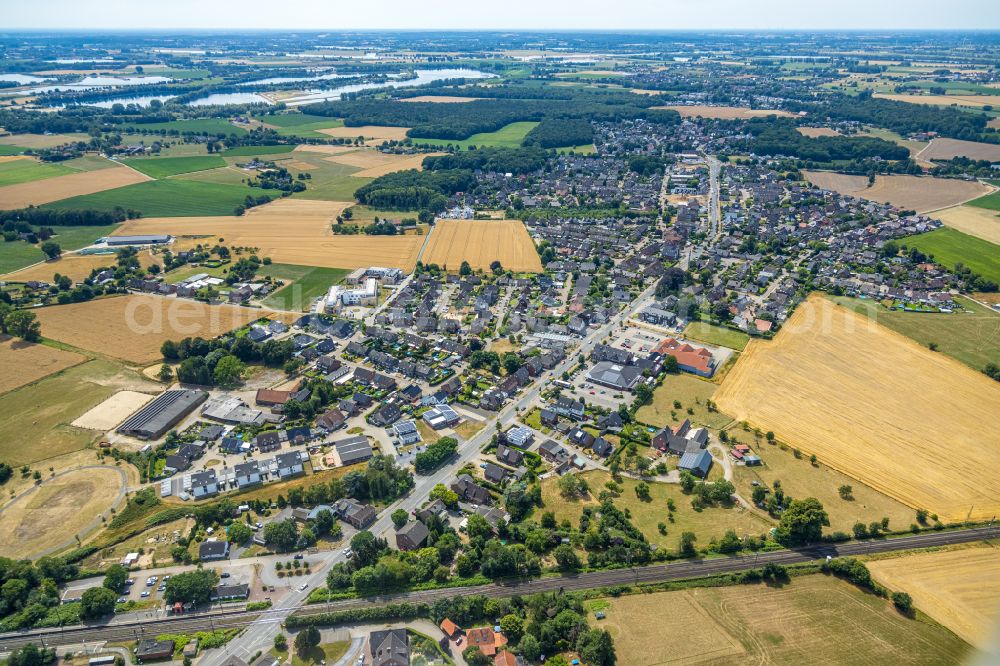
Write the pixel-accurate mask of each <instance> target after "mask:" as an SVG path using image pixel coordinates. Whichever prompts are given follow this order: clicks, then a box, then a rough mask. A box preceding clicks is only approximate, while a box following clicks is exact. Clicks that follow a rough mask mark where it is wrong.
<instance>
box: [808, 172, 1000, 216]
mask: <svg viewBox="0 0 1000 666" xmlns="http://www.w3.org/2000/svg"><path fill="white" fill-rule="evenodd" d="M802 173H803V174H804V175H805V177H806V178H807V179H808V180H809V182H811V183H812V184H813V185H816V186H817V187H820V188H822V189H824V190H832V191H834V192H839V193H840V194H846V195H849V196H853V197H861V198H863V199H869V200H871V201H878V202H881V203H889V204H892V205H893V206H896V207H898V208H902V209H904V210H907V209H912V210H915V211H917V212H918V213H927V212H930V211H934V210H939V209H941V208H948V207H949V206H955V205H958V204H961V203H965V202H966V201H971V200H973V199H976V198H979V197H981V196H983V195H984V194H989V193H990V192H992V191H993V188H991V187H989V186H988V185H984V184H982V183H980V182H978V181H968V180H956V179H954V178H932V177H930V176H876V177H875V184H874V185H872V186H871V187H868V178H867V177H865V176H851V175H847V174H842V173H833V172H831V171H803V172H802Z"/></svg>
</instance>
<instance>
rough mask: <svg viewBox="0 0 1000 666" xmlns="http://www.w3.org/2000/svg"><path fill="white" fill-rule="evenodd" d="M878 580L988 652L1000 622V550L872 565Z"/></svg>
mask: <svg viewBox="0 0 1000 666" xmlns="http://www.w3.org/2000/svg"><path fill="white" fill-rule="evenodd" d="M868 569H869V570H870V571H871V572H872V575H873V576H874V577H875V579H876V580H877V581H878V582H880V583H882V584H883V585H886V586H887V587H889V588H890V589H892V590H902V591H904V592H907V593H908V594H909V595H910V596H912V597H913V603H914V605H915V606H916V607H917V608H918V609H920V610H921V611H923V612H924V613H927V614H928V615H930V616H931V617H932V618H934V619H935V620H937V621H938V622H940V623H941V624H943V625H944V626H946V627H948V628H949V629H951V630H952V631H954V632H955V633H956V634H958V635H959V636H961V637H962V638H964V639H965V640H966V641H968V642H969V643H971V644H972V645H975V646H977V647H980V648H986V647H987V646H988V644H989V643H990V640H991V638H992V637H993V634H994V632H996V624H997V620H1000V549H997V548H996V547H993V546H983V547H978V548H962V549H958V550H944V551H938V552H933V553H915V554H912V555H905V556H903V557H895V558H892V559H886V560H877V561H874V562H869V563H868Z"/></svg>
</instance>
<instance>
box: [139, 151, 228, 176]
mask: <svg viewBox="0 0 1000 666" xmlns="http://www.w3.org/2000/svg"><path fill="white" fill-rule="evenodd" d="M122 164H125V165H127V166H130V167H132V168H133V169H135V170H136V171H141V172H142V173H144V174H146V175H147V176H149V177H150V178H157V179H159V178H166V177H167V176H176V175H177V174H179V173H191V172H192V171H205V170H207V169H218V168H219V167H224V166H226V160H224V159H222V158H221V157H219V156H218V155H204V156H202V157H145V158H142V159H132V160H122Z"/></svg>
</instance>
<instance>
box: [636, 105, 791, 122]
mask: <svg viewBox="0 0 1000 666" xmlns="http://www.w3.org/2000/svg"><path fill="white" fill-rule="evenodd" d="M650 108H653V109H670V110H671V111H676V112H677V113H679V114H681V115H682V116H683V117H685V118H694V117H700V118H719V119H721V120H746V119H747V118H766V117H767V116H781V117H783V118H788V117H790V116H792V115H793V114H791V113H789V112H788V111H779V110H774V109H751V108H749V107H746V106H702V105H695V106H685V105H676V106H653V107H650Z"/></svg>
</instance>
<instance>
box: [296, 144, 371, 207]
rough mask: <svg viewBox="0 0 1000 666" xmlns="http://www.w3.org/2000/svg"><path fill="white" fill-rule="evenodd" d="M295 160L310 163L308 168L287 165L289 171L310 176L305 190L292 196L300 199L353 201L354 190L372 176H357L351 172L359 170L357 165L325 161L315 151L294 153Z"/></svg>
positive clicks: (369, 180) (366, 182)
mask: <svg viewBox="0 0 1000 666" xmlns="http://www.w3.org/2000/svg"><path fill="white" fill-rule="evenodd" d="M296 161H299V162H303V163H306V164H311V165H312V166H311V167H309V168H308V169H298V168H295V167H289V171H291V172H292V173H293V174H295V175H298V174H299V173H301V172H303V171H305V172H307V173H309V174H310V175H311V176H312V177H311V178H310V179H309V180H307V181H306V191H305V192H298V193H296V194H295V195H294V196H295V197H297V198H300V199H321V200H323V201H354V192H355V191H356V190H357V189H358V188H359V187H361V186H362V185H367V184H368V183H370V182H371V181H372V180H373V179H372V178H357V177H355V176H352V175H351V174H353V173H357V172H358V171H360V169H358V168H357V167H353V166H347V165H346V164H337V163H335V162H327V161H326V160H324V159H323V157H322V156H318V155H316V154H315V153H313V154H309V153H305V154H303V156H302V157H299V156H298V154H296Z"/></svg>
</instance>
